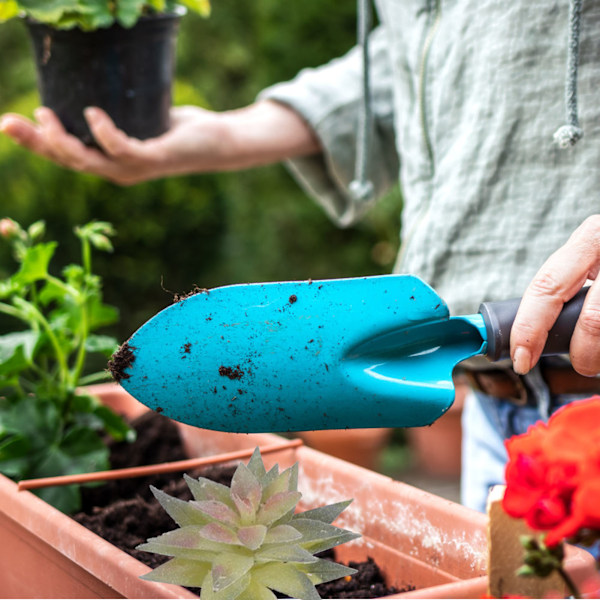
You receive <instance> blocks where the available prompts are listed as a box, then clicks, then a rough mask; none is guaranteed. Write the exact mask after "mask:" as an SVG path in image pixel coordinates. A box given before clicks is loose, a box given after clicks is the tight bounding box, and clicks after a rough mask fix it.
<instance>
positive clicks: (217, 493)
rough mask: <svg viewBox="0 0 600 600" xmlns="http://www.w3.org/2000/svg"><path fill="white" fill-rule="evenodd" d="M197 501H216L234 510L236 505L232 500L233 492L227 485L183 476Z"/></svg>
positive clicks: (203, 478)
mask: <svg viewBox="0 0 600 600" xmlns="http://www.w3.org/2000/svg"><path fill="white" fill-rule="evenodd" d="M183 477H184V479H185V481H186V483H187V485H188V487H189V488H190V491H191V492H192V495H193V496H194V499H195V500H216V501H217V502H222V503H223V504H225V505H227V506H229V508H231V509H234V508H235V504H234V502H233V500H232V499H231V491H230V490H229V488H228V487H227V486H226V485H223V484H222V483H217V482H216V481H211V480H210V479H206V478H205V477H198V479H193V478H192V477H190V476H189V475H187V474H186V475H184V476H183Z"/></svg>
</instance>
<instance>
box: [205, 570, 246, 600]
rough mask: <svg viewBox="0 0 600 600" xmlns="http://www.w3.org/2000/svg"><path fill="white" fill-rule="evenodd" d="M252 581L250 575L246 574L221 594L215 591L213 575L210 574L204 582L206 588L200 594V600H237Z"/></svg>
mask: <svg viewBox="0 0 600 600" xmlns="http://www.w3.org/2000/svg"><path fill="white" fill-rule="evenodd" d="M250 581H251V577H250V575H248V574H246V575H244V577H242V578H241V579H239V580H238V581H237V582H236V583H234V584H232V585H230V586H228V587H226V588H225V589H224V590H221V591H220V592H216V591H215V590H214V583H213V580H212V575H211V574H210V573H209V574H208V575H207V576H206V579H205V581H204V586H203V588H202V591H201V593H200V600H235V599H236V598H239V596H240V595H241V594H243V593H244V590H246V588H247V587H248V585H249V584H250Z"/></svg>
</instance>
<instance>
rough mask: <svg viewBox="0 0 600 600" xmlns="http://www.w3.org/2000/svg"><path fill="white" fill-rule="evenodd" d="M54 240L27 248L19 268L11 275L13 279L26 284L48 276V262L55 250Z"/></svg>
mask: <svg viewBox="0 0 600 600" xmlns="http://www.w3.org/2000/svg"><path fill="white" fill-rule="evenodd" d="M56 246H57V244H56V242H47V243H43V244H36V245H35V246H32V247H31V248H28V249H27V251H26V253H25V256H24V258H23V262H22V264H21V268H20V269H19V271H17V273H15V275H14V276H13V279H14V281H16V282H18V283H20V284H22V285H28V284H31V283H33V282H34V281H39V280H40V279H45V278H46V277H47V276H48V264H49V263H50V260H51V259H52V256H53V255H54V251H55V250H56Z"/></svg>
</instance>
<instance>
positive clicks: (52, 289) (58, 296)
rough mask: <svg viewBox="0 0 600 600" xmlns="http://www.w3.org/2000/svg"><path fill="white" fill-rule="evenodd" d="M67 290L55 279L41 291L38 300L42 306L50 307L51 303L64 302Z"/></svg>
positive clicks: (47, 283)
mask: <svg viewBox="0 0 600 600" xmlns="http://www.w3.org/2000/svg"><path fill="white" fill-rule="evenodd" d="M65 295H66V290H65V288H64V286H62V285H60V283H59V282H58V281H55V280H54V279H50V280H48V281H47V282H46V283H45V284H44V287H43V288H42V289H41V291H40V293H39V296H38V299H39V301H40V304H42V306H48V305H49V304H50V303H51V302H62V301H63V300H64V298H65Z"/></svg>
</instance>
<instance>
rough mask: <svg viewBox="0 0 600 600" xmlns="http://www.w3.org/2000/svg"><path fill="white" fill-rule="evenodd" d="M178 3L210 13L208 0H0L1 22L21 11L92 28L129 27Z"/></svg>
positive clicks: (40, 18) (66, 25) (63, 26)
mask: <svg viewBox="0 0 600 600" xmlns="http://www.w3.org/2000/svg"><path fill="white" fill-rule="evenodd" d="M177 6H184V7H186V8H189V9H190V10H192V11H194V12H197V13H199V14H201V15H203V16H208V14H209V13H210V3H209V0H178V1H177V2H175V1H174V0H0V22H2V21H7V20H8V19H12V18H13V17H17V16H19V15H24V16H27V17H30V18H33V19H35V20H37V21H40V22H42V23H46V24H48V25H52V26H53V27H57V28H59V29H68V28H70V27H80V28H81V29H84V30H92V29H98V28H99V27H109V26H110V25H113V24H114V23H115V22H116V23H119V24H120V25H122V26H123V27H132V26H133V25H135V24H136V22H137V21H138V19H139V18H140V17H141V16H142V15H144V14H151V13H156V12H172V11H174V10H176V8H177Z"/></svg>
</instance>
